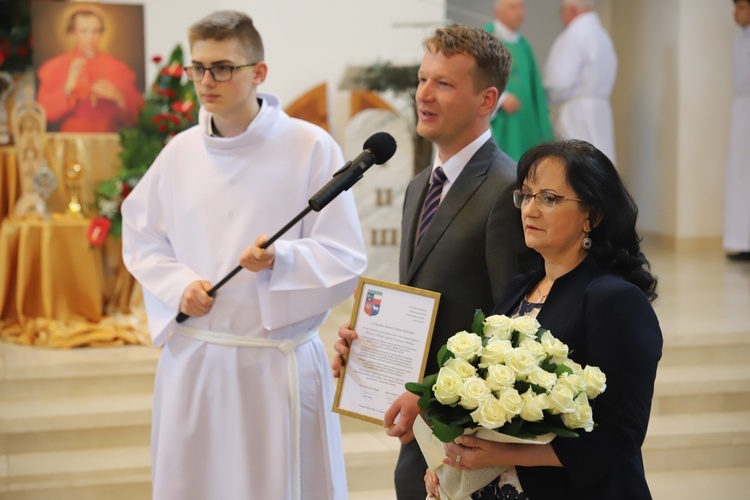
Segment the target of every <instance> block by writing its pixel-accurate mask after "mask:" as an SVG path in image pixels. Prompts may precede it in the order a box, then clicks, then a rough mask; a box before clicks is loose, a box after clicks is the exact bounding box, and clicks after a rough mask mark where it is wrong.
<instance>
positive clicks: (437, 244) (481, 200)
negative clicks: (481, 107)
mask: <svg viewBox="0 0 750 500" xmlns="http://www.w3.org/2000/svg"><path fill="white" fill-rule="evenodd" d="M431 174H432V172H431V169H429V168H428V169H425V170H423V171H422V172H420V173H419V174H417V175H416V176H415V177H414V179H412V181H411V182H410V183H409V186H408V187H407V188H406V195H405V198H404V213H403V218H402V222H401V254H400V258H399V278H400V281H401V283H402V284H404V285H409V286H415V287H418V288H424V289H427V290H432V291H435V292H440V293H441V297H440V305H439V307H438V314H437V319H436V321H435V331H434V332H433V337H432V344H431V347H430V354H429V359H428V362H427V369H426V371H425V374H426V375H429V374H431V373H437V371H438V366H437V352H438V350H439V349H440V347H441V346H442V345H443V344H445V343H446V342H447V340H448V339H449V338H450V337H451V336H452V335H453V334H455V333H456V332H460V331H461V330H468V329H470V328H471V321H472V318H473V317H474V310H475V309H477V308H481V309H482V310H484V311H489V310H491V309H492V307H493V306H494V304H495V303H496V302H497V301H498V299H499V298H500V297H501V296H502V293H503V290H504V289H505V286H506V285H507V284H508V281H510V279H511V278H513V277H514V276H515V275H516V274H518V272H519V266H518V259H517V256H516V255H517V252H518V250H519V249H520V248H522V247H523V233H522V227H521V214H520V212H519V210H518V209H517V208H516V207H515V206H513V194H512V193H513V185H514V183H515V180H516V164H515V162H514V161H513V160H511V159H510V157H508V156H507V155H506V154H505V153H503V152H502V151H500V149H499V148H498V147H497V145H496V144H495V142H494V141H493V140H492V139H490V140H488V141H487V142H486V143H484V145H483V146H482V147H481V148H479V150H478V151H477V152H476V154H475V155H474V156H473V157H472V159H471V160H470V161H469V163H467V165H466V167H464V169H463V171H462V172H461V174H459V176H458V178H457V179H456V181H455V183H454V184H453V185H452V186H451V188H450V190H449V191H448V194H447V195H446V196H445V198H444V199H443V201H442V202H441V203H440V208H439V209H438V211H437V213H436V214H435V216H434V218H433V219H432V222H431V223H430V227H429V228H428V229H427V232H426V233H425V234H424V236H423V238H422V241H421V243H420V245H419V247H418V248H416V249H415V247H414V244H415V239H416V233H417V225H418V224H419V217H420V213H421V211H422V204H423V203H424V199H425V196H426V194H427V189H428V187H429V179H430V175H431Z"/></svg>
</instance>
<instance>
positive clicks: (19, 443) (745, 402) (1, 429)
mask: <svg viewBox="0 0 750 500" xmlns="http://www.w3.org/2000/svg"><path fill="white" fill-rule="evenodd" d="M120 378H121V377H113V379H112V384H113V385H114V388H112V390H111V391H109V392H108V391H107V386H108V384H107V380H108V379H109V377H105V376H102V377H99V378H98V379H96V382H98V383H99V384H98V385H97V384H96V383H94V381H92V385H95V387H94V389H92V390H93V393H94V394H92V395H85V396H72V397H65V396H66V395H65V394H58V395H56V397H51V396H45V397H41V396H40V397H37V398H34V399H31V400H25V399H19V398H16V399H15V400H14V399H13V398H11V399H10V400H8V399H0V435H6V436H7V443H8V444H7V446H9V447H12V448H13V449H14V450H18V451H42V450H43V449H48V450H50V451H54V450H61V449H65V448H66V447H67V446H68V443H70V442H76V441H79V442H91V443H96V442H101V443H106V444H103V445H105V446H112V445H117V444H120V445H122V446H127V445H128V444H131V443H133V441H130V440H132V439H138V441H136V442H142V441H143V440H144V439H146V438H147V437H148V434H149V428H148V427H149V424H150V419H151V406H152V394H151V385H148V387H140V386H139V387H140V389H136V388H133V389H132V391H133V392H122V391H119V390H118V387H119V385H120V384H122V383H123V381H122V380H120ZM63 380H65V379H63ZM67 380H68V381H70V383H71V384H73V385H75V386H78V385H81V387H78V388H77V389H75V390H71V392H75V393H80V392H85V391H86V389H85V387H86V379H83V378H77V377H76V378H73V379H67ZM13 383H15V382H13ZM136 385H137V386H138V384H136ZM721 411H728V412H737V411H750V369H749V368H748V367H747V366H746V365H700V366H691V367H688V366H666V367H660V368H659V372H658V375H657V381H656V387H655V397H654V403H653V409H652V414H653V415H667V414H674V415H680V414H685V413H703V412H713V413H716V412H721ZM342 422H343V428H344V432H347V431H349V430H353V431H365V432H367V431H371V430H373V428H375V426H374V425H373V424H370V423H366V422H361V424H359V423H358V422H360V421H357V420H354V419H346V418H342ZM138 429H140V431H138ZM115 430H117V432H113V431H115ZM139 432H140V433H141V434H142V435H143V436H145V437H140V438H138V435H139ZM110 434H112V435H113V436H120V437H121V439H120V440H119V441H117V437H112V436H110ZM44 446H46V448H42V447H44Z"/></svg>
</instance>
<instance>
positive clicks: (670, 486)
mask: <svg viewBox="0 0 750 500" xmlns="http://www.w3.org/2000/svg"><path fill="white" fill-rule="evenodd" d="M747 417H748V415H747V414H744V415H741V416H740V415H738V416H736V419H735V420H736V421H735V425H734V426H731V425H730V426H729V427H730V429H729V430H730V431H737V430H738V427H740V426H739V425H736V424H737V423H738V422H740V421H741V420H742V419H743V418H744V419H745V422H747V421H748V420H747ZM669 420H670V422H666V421H662V422H658V419H655V421H654V422H653V425H652V428H660V427H668V428H669V429H674V428H675V427H680V425H676V423H675V419H673V418H670V419H669ZM683 420H689V419H683ZM728 423H729V422H727V421H724V422H718V421H717V422H716V424H717V425H719V426H721V425H724V424H728ZM694 424H695V423H694V422H689V421H685V422H682V426H684V427H689V428H694V427H695V425H694ZM368 434H369V435H368ZM378 434H379V435H375V433H362V432H352V433H348V434H345V439H344V447H345V454H346V461H347V475H348V481H349V489H350V492H351V496H350V498H351V499H352V500H370V499H382V500H389V499H391V498H395V496H394V495H393V489H392V481H393V479H392V478H393V463H394V461H395V457H396V456H397V453H398V452H397V445H394V444H393V443H394V442H395V441H396V440H392V439H389V438H386V437H385V436H383V435H382V433H380V432H378ZM676 434H677V432H672V433H671V436H660V437H659V439H661V440H669V439H670V438H675V436H676ZM649 441H650V442H647V444H646V445H645V446H644V452H645V459H646V470H647V476H648V480H649V484H650V486H651V489H652V493H653V496H654V498H656V499H665V500H670V499H674V500H678V499H679V500H685V499H693V498H694V499H696V500H697V499H699V498H705V495H706V492H707V491H715V490H717V488H718V489H720V490H721V498H723V499H729V500H733V499H737V500H739V499H744V498H747V490H748V487H750V467H748V465H747V464H746V465H744V466H742V467H712V465H714V464H716V463H717V460H716V456H711V455H703V456H702V457H701V461H698V463H697V464H696V465H697V466H695V467H692V468H683V469H681V470H673V469H672V468H667V469H660V468H659V467H657V466H655V465H654V464H653V460H652V458H651V457H650V456H649V455H650V452H651V450H652V449H654V448H657V447H658V446H662V445H664V444H665V443H656V442H655V441H654V439H653V438H651V437H650V438H649ZM149 461H150V455H149V449H148V446H134V447H119V448H108V449H95V450H78V451H67V452H47V453H27V454H18V455H11V456H10V457H3V456H0V464H2V466H0V499H2V500H20V499H23V500H48V499H50V500H51V499H55V500H61V499H62V500H67V499H71V500H72V499H73V498H75V499H77V500H89V499H91V500H93V499H101V498H107V499H108V500H121V499H122V500H124V499H128V500H140V499H142V500H147V499H148V498H149V496H150V495H149V483H150V477H149ZM3 467H4V470H3ZM3 476H4V477H3ZM3 480H5V481H3ZM717 485H721V486H720V488H719V487H718V486H717Z"/></svg>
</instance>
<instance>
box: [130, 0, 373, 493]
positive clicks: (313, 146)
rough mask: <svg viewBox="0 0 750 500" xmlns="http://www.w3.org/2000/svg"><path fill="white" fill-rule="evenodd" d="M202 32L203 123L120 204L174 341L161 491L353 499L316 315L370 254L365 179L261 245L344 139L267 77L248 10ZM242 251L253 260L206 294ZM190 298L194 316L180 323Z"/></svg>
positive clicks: (158, 331)
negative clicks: (295, 111) (275, 89)
mask: <svg viewBox="0 0 750 500" xmlns="http://www.w3.org/2000/svg"><path fill="white" fill-rule="evenodd" d="M189 40H190V51H191V57H192V62H191V66H190V67H189V68H187V72H188V76H189V77H190V79H191V80H192V81H193V82H194V85H195V89H196V92H197V94H198V97H199V99H200V101H201V104H202V105H203V107H202V109H201V112H200V120H199V125H197V126H196V127H193V128H191V129H189V130H186V131H185V132H183V133H181V134H179V135H177V136H176V137H174V138H173V139H172V140H170V141H169V143H168V144H167V145H166V147H165V148H164V150H163V151H162V152H161V153H160V155H159V157H158V158H157V159H156V161H155V162H154V164H153V165H152V166H151V168H150V169H149V170H148V172H147V173H146V175H145V176H144V177H143V179H142V180H141V181H140V182H139V183H138V185H137V187H136V188H135V189H134V190H133V192H132V193H131V194H130V196H128V198H127V199H126V200H125V203H124V204H123V208H122V213H123V258H124V260H125V264H126V266H127V268H128V270H129V271H130V272H131V273H132V274H133V275H134V276H135V277H136V278H137V279H138V281H140V283H141V284H142V285H143V292H144V297H145V301H146V308H147V313H148V320H149V328H150V329H151V335H152V337H153V340H154V344H156V345H157V346H163V351H162V354H161V358H160V360H159V367H158V370H157V373H156V382H155V395H154V412H153V422H152V467H153V472H152V475H153V498H154V499H155V500H176V499H180V500H209V499H211V500H213V499H217V500H218V499H221V500H247V499H255V498H257V499H261V498H262V499H271V498H272V499H275V500H276V499H282V500H286V499H292V500H296V499H309V500H320V499H345V498H347V490H346V475H345V470H344V456H343V450H342V444H341V429H340V424H339V421H338V417H337V416H336V415H335V414H333V413H332V412H331V407H332V401H333V384H332V380H331V378H330V374H329V372H328V360H327V357H326V352H325V349H324V347H323V344H322V343H321V341H320V339H319V338H318V334H317V328H318V327H319V326H320V325H321V324H322V323H323V321H324V320H325V318H326V316H327V314H328V310H329V308H331V307H332V306H334V305H335V304H337V303H339V302H341V301H342V300H344V299H345V298H346V297H347V296H349V295H351V293H352V291H353V290H354V288H355V287H356V282H357V278H358V276H359V275H360V274H361V273H362V272H363V271H364V269H365V266H366V257H365V253H364V242H363V238H362V233H361V228H360V226H359V220H358V217H357V211H356V209H355V204H354V200H353V198H352V195H351V194H350V193H349V192H344V193H343V194H341V195H340V196H339V197H338V198H336V199H335V200H333V201H332V202H331V203H330V204H329V205H328V206H327V207H325V208H324V209H323V210H322V211H320V212H312V213H310V214H308V215H307V216H306V217H305V218H304V219H302V221H301V222H299V223H297V224H296V225H295V226H294V227H293V228H292V229H291V230H290V231H288V232H287V233H286V234H285V235H284V236H282V237H281V238H280V239H279V240H277V241H276V242H275V243H274V244H273V245H272V246H270V247H269V248H268V249H267V250H262V249H261V248H260V246H259V245H261V244H262V243H263V242H264V241H266V240H267V237H265V236H264V235H266V234H274V233H275V232H276V231H277V230H279V229H281V228H282V227H283V226H284V225H285V224H286V223H287V222H288V221H290V220H291V219H293V218H294V217H295V216H296V215H297V214H298V213H300V212H301V211H303V210H304V209H305V207H307V201H308V200H309V199H310V198H311V197H312V196H313V195H314V194H315V193H316V192H317V191H318V190H319V189H320V188H321V187H323V186H324V185H325V184H326V183H327V182H328V181H329V180H330V179H331V177H332V176H333V173H334V172H335V171H336V170H338V169H339V168H340V167H341V166H342V165H343V163H344V161H343V158H342V155H341V151H340V149H339V147H338V146H337V145H336V143H335V142H334V141H333V139H332V138H331V137H330V136H329V135H328V134H327V133H326V132H325V131H323V130H322V129H320V128H318V127H316V126H314V125H311V124H309V123H307V122H303V121H300V120H296V119H293V118H290V117H289V116H287V115H286V114H285V113H284V112H283V111H282V110H281V107H280V104H279V101H278V99H276V98H275V97H272V96H270V95H263V94H258V93H257V86H258V85H260V84H261V83H263V81H264V80H265V78H266V74H267V71H268V67H267V65H266V63H265V62H264V61H263V44H262V41H261V38H260V35H259V34H258V32H257V31H256V29H255V27H254V26H253V22H252V20H251V19H250V18H249V17H248V16H247V15H245V14H243V13H239V12H233V11H220V12H215V13H213V14H211V15H209V16H207V17H205V18H204V19H202V20H200V21H198V22H197V23H196V24H194V25H193V26H192V27H191V28H190V31H189ZM256 238H257V239H256ZM238 263H241V265H242V266H243V267H245V268H246V269H243V270H241V272H239V273H238V274H237V275H236V276H235V277H234V278H233V279H231V280H230V281H228V282H227V284H226V285H224V286H223V287H222V288H221V289H220V290H219V291H218V293H217V294H216V296H215V297H213V298H212V297H209V296H208V294H207V293H206V290H208V289H210V288H211V286H213V285H215V284H216V283H217V282H218V281H219V280H220V279H221V278H223V277H224V276H225V275H226V274H227V273H228V272H230V271H231V270H232V269H234V268H235V267H236V266H237V265H238ZM178 311H181V312H184V313H186V314H188V315H189V316H190V318H189V319H188V320H187V321H185V322H184V323H182V324H177V323H176V322H175V321H174V318H175V315H176V313H177V312H178ZM183 325H184V326H183Z"/></svg>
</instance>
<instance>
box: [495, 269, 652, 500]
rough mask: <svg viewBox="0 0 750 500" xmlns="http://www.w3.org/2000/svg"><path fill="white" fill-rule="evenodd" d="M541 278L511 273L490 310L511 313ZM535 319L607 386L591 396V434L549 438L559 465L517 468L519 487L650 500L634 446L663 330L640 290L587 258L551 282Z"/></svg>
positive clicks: (532, 493)
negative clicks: (599, 372) (594, 369)
mask: <svg viewBox="0 0 750 500" xmlns="http://www.w3.org/2000/svg"><path fill="white" fill-rule="evenodd" d="M542 276H543V271H537V272H535V273H532V274H530V275H522V276H519V277H517V278H515V279H514V280H513V281H512V282H511V283H510V284H509V285H508V289H507V291H506V294H505V296H504V298H503V300H502V301H501V302H500V303H499V304H498V306H497V308H496V309H495V313H496V314H510V313H511V312H513V310H514V309H515V307H516V306H517V304H518V303H519V302H520V300H521V298H522V297H523V296H524V295H526V294H527V293H528V292H529V291H530V290H531V288H532V287H533V286H534V284H536V283H537V282H539V280H541V279H542ZM537 320H538V321H539V323H540V324H541V325H542V327H544V328H547V329H549V330H550V331H551V333H552V335H554V336H555V337H557V338H558V339H560V340H561V341H562V342H564V343H566V344H567V345H568V347H569V348H570V351H571V354H570V358H571V359H573V360H574V361H576V362H577V363H579V364H581V365H584V366H585V365H593V366H598V367H599V368H601V370H602V371H603V372H604V374H605V375H606V377H607V389H606V390H605V392H604V393H603V394H601V395H600V396H599V397H598V398H596V399H595V400H594V401H593V409H594V422H595V423H596V424H597V427H595V428H594V430H593V431H592V432H590V433H586V432H581V437H579V438H568V439H564V438H557V439H555V440H554V441H552V447H553V448H554V449H555V453H557V456H558V458H559V459H560V462H562V464H563V467H562V468H560V467H517V470H518V477H519V479H520V481H521V486H523V489H524V491H525V492H526V494H527V495H528V497H529V498H531V499H533V500H545V499H555V500H561V499H576V500H585V499H591V500H594V499H596V500H602V499H607V500H618V499H623V500H625V499H628V500H632V499H638V500H643V499H649V498H651V494H650V493H649V489H648V485H647V484H646V478H645V475H644V471H643V459H642V457H641V445H642V444H643V440H644V438H645V436H646V429H647V427H648V419H649V413H650V411H651V399H652V396H653V393H654V379H655V377H656V366H657V363H658V362H659V359H660V358H661V351H662V335H661V330H660V329H659V321H658V319H657V318H656V315H655V314H654V310H653V308H652V307H651V304H650V303H649V301H648V299H647V298H646V295H645V294H644V293H643V292H642V291H641V290H640V289H639V288H637V287H636V286H635V285H633V284H631V283H629V282H627V281H625V280H624V279H623V278H622V277H619V276H614V275H611V274H606V273H604V272H602V271H600V270H599V269H598V268H597V266H596V265H595V263H594V262H593V261H592V260H591V259H586V260H584V261H583V262H582V263H581V264H580V265H579V266H578V267H577V268H576V269H574V270H573V271H571V272H570V273H568V274H566V275H564V276H561V277H560V278H558V279H557V280H556V281H555V284H554V286H553V287H552V290H551V291H550V293H549V295H548V296H547V300H546V301H545V303H544V306H543V307H542V309H541V310H540V311H539V314H538V316H537Z"/></svg>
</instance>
